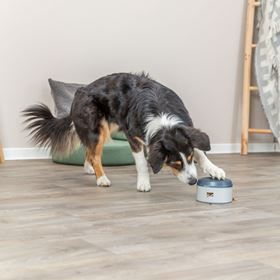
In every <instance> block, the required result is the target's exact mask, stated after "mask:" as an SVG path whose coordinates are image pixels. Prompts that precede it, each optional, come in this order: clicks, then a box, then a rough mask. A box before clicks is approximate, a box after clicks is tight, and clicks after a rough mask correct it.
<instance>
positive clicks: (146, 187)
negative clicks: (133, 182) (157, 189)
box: [137, 177, 151, 192]
mask: <svg viewBox="0 0 280 280" xmlns="http://www.w3.org/2000/svg"><path fill="white" fill-rule="evenodd" d="M150 190H151V184H150V179H149V178H146V177H139V178H138V180H137V191H139V192H149V191H150Z"/></svg>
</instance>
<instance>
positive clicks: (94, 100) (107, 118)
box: [23, 73, 225, 192]
mask: <svg viewBox="0 0 280 280" xmlns="http://www.w3.org/2000/svg"><path fill="white" fill-rule="evenodd" d="M23 115H24V117H26V118H27V119H26V123H27V126H26V128H27V129H29V130H30V134H31V136H32V139H33V141H34V142H35V143H36V144H38V145H40V146H44V147H48V148H50V150H51V153H52V154H56V155H65V154H69V153H71V152H72V151H74V150H75V149H76V148H77V147H78V146H79V145H80V143H82V144H83V145H84V146H85V148H86V156H85V158H86V159H85V164H84V167H85V170H86V171H87V172H88V173H91V174H93V173H95V175H96V182H97V185H98V186H102V187H109V186H110V185H111V182H110V180H109V179H108V177H107V176H106V174H105V172H104V170H103V167H102V163H101V156H102V150H103V145H104V143H105V142H106V140H108V139H109V138H110V135H111V133H112V132H113V131H114V130H116V129H118V130H121V131H123V132H124V134H125V135H126V137H127V140H128V142H129V144H130V147H131V150H132V154H133V157H134V159H135V164H136V170H137V190H138V191H140V192H149V191H150V190H151V184H150V177H149V171H148V163H149V165H150V166H151V169H152V171H153V173H155V174H156V173H158V172H159V171H160V170H161V169H162V167H163V166H164V165H165V166H168V167H170V168H171V170H172V172H173V174H174V175H175V176H177V178H178V179H179V180H180V181H181V182H183V183H186V184H189V185H194V184H196V182H197V170H196V166H195V162H197V163H198V165H199V166H200V167H201V168H202V169H203V171H204V172H206V173H208V174H209V175H210V176H211V177H214V178H218V179H225V172H224V171H223V170H222V169H221V168H219V167H217V166H216V165H214V164H213V163H212V162H211V161H210V160H209V159H208V158H207V156H206V154H205V152H206V151H209V150H210V141H209V137H208V135H207V134H206V133H204V132H202V131H200V130H199V129H196V128H194V126H193V122H192V119H191V117H190V115H189V112H188V110H187V109H186V107H185V106H184V104H183V102H182V100H181V99H180V98H179V96H178V95H177V94H176V93H175V92H174V91H172V90H171V89H169V88H167V87H166V86H164V85H162V84H160V83H158V82H156V81H155V80H153V79H151V78H150V77H149V75H147V74H144V73H143V74H131V73H117V74H112V75H108V76H105V77H102V78H100V79H98V80H96V81H94V82H93V83H91V84H89V85H88V86H86V87H81V88H79V89H78V90H77V91H76V93H75V96H74V99H73V103H72V106H71V111H70V114H69V116H67V117H64V118H62V119H57V118H55V117H54V116H53V115H52V113H51V111H50V109H49V108H48V107H47V106H45V105H44V104H39V105H34V106H32V107H29V108H27V109H26V110H24V111H23ZM146 155H147V159H146Z"/></svg>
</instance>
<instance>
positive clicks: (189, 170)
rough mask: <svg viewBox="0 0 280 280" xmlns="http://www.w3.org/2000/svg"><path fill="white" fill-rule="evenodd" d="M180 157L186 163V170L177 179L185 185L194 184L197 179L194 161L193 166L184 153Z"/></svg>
mask: <svg viewBox="0 0 280 280" xmlns="http://www.w3.org/2000/svg"><path fill="white" fill-rule="evenodd" d="M180 156H181V158H182V160H183V162H184V168H183V169H182V171H180V172H179V173H178V175H177V178H178V179H179V180H180V181H181V182H183V183H185V184H190V183H191V184H193V182H196V179H197V171H196V167H195V165H194V161H193V160H192V162H191V164H188V162H187V159H186V156H185V155H184V154H183V153H180Z"/></svg>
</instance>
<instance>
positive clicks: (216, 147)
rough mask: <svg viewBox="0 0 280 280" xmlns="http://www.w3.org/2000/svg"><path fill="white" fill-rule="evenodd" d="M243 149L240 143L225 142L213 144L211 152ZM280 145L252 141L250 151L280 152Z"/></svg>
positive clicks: (225, 152) (231, 151)
mask: <svg viewBox="0 0 280 280" xmlns="http://www.w3.org/2000/svg"><path fill="white" fill-rule="evenodd" d="M240 150H241V144H240V143H224V144H211V151H209V152H208V153H209V154H238V153H240ZM279 151H280V147H279V144H278V143H250V144H249V146H248V152H249V153H272V152H279Z"/></svg>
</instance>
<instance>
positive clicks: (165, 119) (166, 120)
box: [145, 113, 182, 144]
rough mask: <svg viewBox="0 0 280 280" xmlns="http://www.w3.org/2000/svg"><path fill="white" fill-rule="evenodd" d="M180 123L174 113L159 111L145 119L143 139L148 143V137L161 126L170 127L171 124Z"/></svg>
mask: <svg viewBox="0 0 280 280" xmlns="http://www.w3.org/2000/svg"><path fill="white" fill-rule="evenodd" d="M179 123H182V121H181V120H180V119H179V118H178V117H177V116H175V115H171V114H166V113H161V114H160V115H158V116H149V117H148V118H147V119H146V127H145V141H146V144H148V143H149V141H150V139H151V138H152V137H153V136H154V135H155V134H156V133H157V132H158V131H159V130H160V129H162V128H172V127H173V126H175V125H177V124H179Z"/></svg>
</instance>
